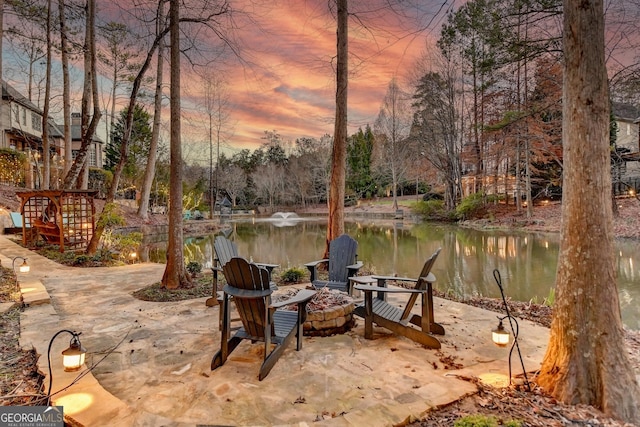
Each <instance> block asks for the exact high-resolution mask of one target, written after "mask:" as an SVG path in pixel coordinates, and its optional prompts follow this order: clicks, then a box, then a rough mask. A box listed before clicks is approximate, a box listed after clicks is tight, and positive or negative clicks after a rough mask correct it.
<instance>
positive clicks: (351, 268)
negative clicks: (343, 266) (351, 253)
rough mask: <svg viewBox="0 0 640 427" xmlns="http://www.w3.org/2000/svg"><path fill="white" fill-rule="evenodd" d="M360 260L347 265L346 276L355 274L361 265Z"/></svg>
mask: <svg viewBox="0 0 640 427" xmlns="http://www.w3.org/2000/svg"><path fill="white" fill-rule="evenodd" d="M363 265H364V264H363V262H362V261H357V262H356V263H355V264H351V265H347V270H348V271H349V274H348V276H355V275H356V273H357V272H358V270H360V269H361V268H362V266H363Z"/></svg>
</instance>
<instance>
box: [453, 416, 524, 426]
mask: <svg viewBox="0 0 640 427" xmlns="http://www.w3.org/2000/svg"><path fill="white" fill-rule="evenodd" d="M453 425H454V427H498V426H499V425H505V426H508V427H521V426H522V423H521V422H520V421H518V420H510V421H507V422H504V423H502V422H501V423H498V420H497V419H496V417H494V416H489V415H480V414H476V415H467V416H465V417H462V418H459V419H458V420H456V422H455V423H454V424H453Z"/></svg>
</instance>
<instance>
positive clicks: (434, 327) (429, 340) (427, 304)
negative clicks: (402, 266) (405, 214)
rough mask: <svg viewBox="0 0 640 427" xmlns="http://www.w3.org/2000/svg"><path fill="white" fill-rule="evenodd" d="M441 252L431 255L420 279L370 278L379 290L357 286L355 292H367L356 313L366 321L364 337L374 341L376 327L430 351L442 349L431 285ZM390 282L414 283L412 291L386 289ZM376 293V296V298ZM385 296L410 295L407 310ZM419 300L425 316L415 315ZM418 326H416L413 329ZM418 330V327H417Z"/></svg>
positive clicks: (441, 331) (437, 251)
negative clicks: (415, 306) (435, 265)
mask: <svg viewBox="0 0 640 427" xmlns="http://www.w3.org/2000/svg"><path fill="white" fill-rule="evenodd" d="M440 250H441V249H440V248H439V249H438V250H436V251H435V252H434V253H433V255H431V256H430V257H429V258H428V259H427V261H426V262H425V263H424V266H423V267H422V271H421V272H420V275H419V276H418V278H417V279H411V278H407V277H394V276H371V277H372V278H373V279H376V280H377V286H373V285H366V284H356V285H355V286H354V287H355V289H358V290H361V291H363V292H364V303H363V304H360V305H359V306H358V307H356V309H355V311H354V313H355V314H357V315H358V316H360V317H363V318H364V320H365V325H364V337H365V338H367V339H372V338H373V323H375V324H377V325H378V326H382V327H384V328H387V329H389V330H390V331H392V332H395V333H396V334H398V335H402V336H405V337H407V338H409V339H411V340H413V341H415V342H418V343H420V344H423V345H425V346H427V347H430V348H440V341H438V339H437V338H436V337H434V336H433V334H437V335H444V328H443V327H442V325H440V324H438V323H436V322H435V321H434V316H433V289H432V285H433V282H435V280H436V277H435V276H434V274H433V273H431V267H433V264H434V263H435V261H436V258H437V257H438V254H439V253H440ZM388 280H395V281H399V282H409V283H415V286H414V287H413V288H411V289H406V288H401V287H393V288H390V287H387V281H388ZM373 292H377V293H378V294H377V296H376V297H375V298H374V297H373ZM386 293H404V294H409V300H408V301H407V303H406V305H405V306H404V309H402V308H399V307H396V306H394V305H391V304H389V303H388V302H386V301H385V298H384V295H385V294H386ZM418 296H420V297H421V299H422V314H421V315H418V314H412V313H411V310H412V309H413V306H414V305H415V303H416V301H417V299H418ZM413 325H415V326H413ZM416 326H417V327H416Z"/></svg>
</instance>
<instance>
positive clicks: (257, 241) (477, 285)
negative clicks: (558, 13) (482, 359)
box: [142, 218, 640, 329]
mask: <svg viewBox="0 0 640 427" xmlns="http://www.w3.org/2000/svg"><path fill="white" fill-rule="evenodd" d="M229 227H230V228H228V229H226V230H225V234H226V235H227V237H229V238H230V239H232V240H233V241H234V242H235V243H236V244H237V245H238V251H239V253H240V254H242V255H243V256H245V257H247V258H248V257H252V258H253V259H254V260H256V261H260V262H267V263H274V264H279V265H280V266H281V267H280V271H282V270H283V269H286V268H288V267H292V266H301V265H302V264H304V263H306V262H309V261H313V260H315V259H318V258H320V257H321V256H322V253H323V252H324V247H325V233H326V231H325V230H326V222H325V221H324V220H315V221H313V220H309V219H308V218H307V219H306V220H305V221H299V222H297V223H296V224H294V225H292V226H288V227H278V226H276V224H272V223H269V222H264V221H246V222H233V223H230V224H229ZM345 227H346V232H347V233H348V234H350V235H351V236H353V237H354V238H355V239H356V240H357V241H358V259H359V260H361V261H363V262H364V264H365V268H366V269H368V270H371V271H373V272H375V273H378V274H385V275H388V274H397V275H398V276H408V277H415V276H416V275H417V274H418V273H419V271H420V268H421V267H422V265H423V263H424V260H425V259H426V258H427V257H428V256H429V255H431V254H432V253H433V252H434V251H435V250H436V249H437V248H438V247H442V252H441V253H440V256H439V258H438V260H437V262H436V264H435V266H434V268H433V272H434V273H435V274H436V277H437V278H438V281H437V282H436V287H437V288H438V289H439V290H442V291H448V292H454V293H455V294H458V295H464V296H470V295H474V294H476V295H485V296H490V297H499V296H500V294H499V290H498V287H497V286H496V284H495V281H494V279H493V270H494V269H498V270H499V271H500V274H501V275H502V280H503V286H504V289H505V293H506V295H507V296H508V297H510V298H512V299H514V300H518V301H530V300H533V301H534V302H538V303H542V302H543V301H544V300H545V298H548V297H549V296H550V294H551V290H552V289H553V287H554V283H555V274H556V266H557V256H558V242H559V235H557V234H545V233H516V232H505V231H495V230H494V231H478V230H470V229H464V228H459V227H455V226H446V225H434V224H417V225H408V224H402V223H394V222H391V221H362V222H348V223H347V224H346V225H345ZM213 238H214V236H203V237H189V238H187V239H185V250H184V254H185V263H187V262H189V261H192V260H195V261H199V262H201V263H202V264H203V266H204V267H205V268H209V267H211V265H212V259H213ZM639 249H640V242H635V241H619V242H617V244H616V255H617V256H616V263H617V274H618V288H619V290H620V305H621V309H622V316H623V321H624V323H625V324H626V325H627V326H628V327H630V328H633V329H640V307H639V306H638V304H637V301H638V300H640V283H638V276H639V275H640V271H638V269H639V266H640V259H639V258H638V256H639V255H637V254H640V251H639ZM145 254H146V255H145ZM142 256H143V260H152V261H156V262H164V259H165V254H164V244H163V243H154V244H149V245H147V246H146V250H144V251H143V252H142ZM276 271H278V270H276Z"/></svg>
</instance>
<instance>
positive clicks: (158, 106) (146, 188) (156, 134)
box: [138, 0, 165, 220]
mask: <svg viewBox="0 0 640 427" xmlns="http://www.w3.org/2000/svg"><path fill="white" fill-rule="evenodd" d="M157 19H158V25H157V27H156V35H159V34H160V33H161V32H162V30H163V29H164V27H165V20H164V1H162V0H160V1H159V2H158V13H157ZM163 68H164V38H162V39H160V40H159V41H158V64H157V70H156V93H155V98H154V104H153V130H152V131H151V143H150V144H149V158H148V159H147V166H146V168H145V171H144V181H143V182H142V191H141V194H140V206H139V207H138V216H139V217H140V218H142V219H144V220H147V219H149V198H150V196H151V186H152V185H153V177H154V176H155V174H156V158H157V155H158V141H159V140H160V124H161V123H162V83H163V81H164V78H163V71H164V70H163ZM156 197H157V195H156Z"/></svg>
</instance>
